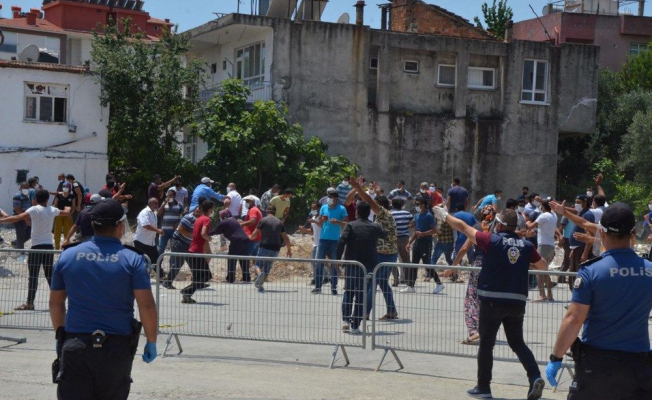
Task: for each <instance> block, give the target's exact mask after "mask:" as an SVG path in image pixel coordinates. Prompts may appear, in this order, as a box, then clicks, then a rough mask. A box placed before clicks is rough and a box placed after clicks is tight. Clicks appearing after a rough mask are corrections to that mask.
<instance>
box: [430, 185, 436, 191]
mask: <svg viewBox="0 0 652 400" xmlns="http://www.w3.org/2000/svg"><path fill="white" fill-rule="evenodd" d="M428 189H430V191H431V192H434V191H436V190H437V187H436V186H430V187H429V188H428Z"/></svg>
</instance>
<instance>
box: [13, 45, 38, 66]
mask: <svg viewBox="0 0 652 400" xmlns="http://www.w3.org/2000/svg"><path fill="white" fill-rule="evenodd" d="M40 54H41V51H40V50H39V49H38V47H36V46H34V45H33V44H30V45H29V46H27V47H25V50H23V51H22V52H21V53H20V54H19V55H18V61H26V62H37V61H38V58H39V55H40Z"/></svg>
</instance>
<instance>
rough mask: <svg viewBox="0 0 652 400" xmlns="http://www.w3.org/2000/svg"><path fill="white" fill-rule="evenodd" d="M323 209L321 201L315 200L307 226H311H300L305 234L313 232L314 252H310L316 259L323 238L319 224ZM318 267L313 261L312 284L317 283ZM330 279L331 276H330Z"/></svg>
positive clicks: (311, 256)
mask: <svg viewBox="0 0 652 400" xmlns="http://www.w3.org/2000/svg"><path fill="white" fill-rule="evenodd" d="M320 209H321V203H320V202H318V201H315V202H313V203H312V204H311V205H310V215H309V216H308V220H307V221H306V226H307V225H308V224H310V228H309V229H308V228H306V227H304V226H300V227H299V232H301V233H304V234H306V233H307V234H312V252H311V253H310V258H311V259H313V260H314V259H316V258H317V250H318V249H319V239H320V238H321V227H320V226H319V217H318V215H319V210H320ZM316 267H317V263H312V276H313V279H312V282H310V284H311V285H314V284H315V278H314V277H315V268H316ZM328 279H329V281H330V278H328Z"/></svg>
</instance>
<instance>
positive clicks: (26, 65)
mask: <svg viewBox="0 0 652 400" xmlns="http://www.w3.org/2000/svg"><path fill="white" fill-rule="evenodd" d="M0 68H22V69H35V70H41V71H52V72H68V73H71V74H86V73H88V69H87V68H86V67H79V66H72V65H64V64H51V63H39V62H26V61H13V60H0Z"/></svg>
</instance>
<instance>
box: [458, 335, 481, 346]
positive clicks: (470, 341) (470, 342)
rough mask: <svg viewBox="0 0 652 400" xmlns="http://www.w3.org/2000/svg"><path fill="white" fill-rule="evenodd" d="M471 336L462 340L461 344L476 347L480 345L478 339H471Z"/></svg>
mask: <svg viewBox="0 0 652 400" xmlns="http://www.w3.org/2000/svg"><path fill="white" fill-rule="evenodd" d="M472 337H473V336H471V337H468V338H466V339H464V340H462V344H465V345H469V346H477V345H479V344H480V337H477V338H475V339H471V338H472Z"/></svg>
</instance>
